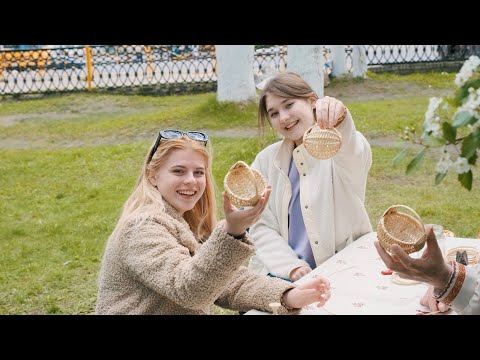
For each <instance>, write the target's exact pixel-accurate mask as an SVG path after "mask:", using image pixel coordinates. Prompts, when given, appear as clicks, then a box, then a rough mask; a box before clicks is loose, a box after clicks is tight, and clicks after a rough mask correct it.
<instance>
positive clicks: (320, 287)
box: [283, 276, 331, 309]
mask: <svg viewBox="0 0 480 360" xmlns="http://www.w3.org/2000/svg"><path fill="white" fill-rule="evenodd" d="M330 295H331V293H330V282H329V281H328V280H327V279H326V278H324V277H323V276H319V277H317V278H313V279H309V280H307V281H305V282H303V283H301V284H300V285H297V287H294V288H293V289H290V290H287V291H286V292H285V293H284V294H283V303H284V304H285V305H287V306H288V307H290V308H294V309H301V308H303V307H304V306H307V305H310V304H311V303H314V302H318V304H317V307H321V306H323V305H325V303H326V302H327V301H328V299H330Z"/></svg>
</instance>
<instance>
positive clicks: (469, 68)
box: [455, 55, 480, 87]
mask: <svg viewBox="0 0 480 360" xmlns="http://www.w3.org/2000/svg"><path fill="white" fill-rule="evenodd" d="M479 65H480V58H479V57H478V56H474V55H472V56H470V57H469V58H468V60H467V61H465V62H464V63H463V66H462V68H461V69H460V71H459V72H458V74H457V75H456V77H455V85H457V86H458V87H461V86H463V85H464V84H465V83H466V82H467V81H468V79H470V77H471V76H472V74H473V72H474V71H475V70H476V69H477V67H478V66H479Z"/></svg>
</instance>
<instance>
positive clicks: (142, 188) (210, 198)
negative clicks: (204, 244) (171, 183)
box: [112, 135, 217, 241]
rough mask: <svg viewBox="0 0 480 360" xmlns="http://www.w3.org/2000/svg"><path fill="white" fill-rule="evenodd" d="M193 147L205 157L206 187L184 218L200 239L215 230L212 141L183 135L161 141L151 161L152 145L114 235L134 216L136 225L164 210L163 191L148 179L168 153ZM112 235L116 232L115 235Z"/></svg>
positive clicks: (215, 212)
mask: <svg viewBox="0 0 480 360" xmlns="http://www.w3.org/2000/svg"><path fill="white" fill-rule="evenodd" d="M188 148H190V149H192V150H194V151H196V152H198V153H199V154H200V155H202V156H203V158H204V159H205V163H206V169H205V177H206V186H205V191H204V192H203V194H202V197H201V198H200V200H198V202H197V203H196V204H195V206H194V207H193V209H192V210H189V211H186V212H185V213H184V214H183V218H184V219H185V221H186V222H187V223H188V225H190V229H191V230H192V232H193V233H194V235H195V237H196V238H197V239H199V240H200V241H204V240H206V239H207V238H208V237H209V236H210V234H211V233H212V231H213V228H214V227H215V224H216V220H217V205H216V202H215V185H214V181H213V175H212V156H211V153H212V150H211V147H210V144H207V146H205V145H204V143H202V142H199V141H195V140H192V139H190V138H189V137H187V136H185V135H184V136H183V137H181V138H178V139H169V140H164V139H162V141H160V144H159V146H158V148H157V150H156V151H155V154H154V155H153V157H152V159H151V160H150V162H149V161H148V159H149V157H150V154H151V152H152V151H153V145H152V147H151V148H150V151H149V152H148V154H147V156H146V158H145V163H144V165H143V167H142V170H141V172H140V176H139V177H138V180H137V184H136V185H135V189H134V191H133V193H132V195H130V197H129V198H128V200H127V201H126V202H125V204H124V206H123V211H122V215H121V216H120V220H119V221H118V224H117V226H116V227H115V230H114V232H113V233H114V234H115V233H116V232H117V231H119V230H120V229H121V228H122V227H123V225H124V223H125V222H126V221H127V220H128V219H130V218H132V216H135V217H136V218H137V221H138V223H137V225H140V224H141V223H142V222H143V221H145V220H146V219H148V218H149V217H150V216H151V214H152V212H158V211H165V206H164V200H163V198H162V195H161V194H160V192H159V191H158V190H157V189H156V188H155V187H154V186H153V185H152V183H151V182H150V180H149V177H150V178H151V177H152V175H153V174H154V173H156V172H157V171H158V169H159V168H160V167H161V166H162V165H163V164H164V163H165V161H166V159H167V156H168V155H169V154H170V153H172V152H173V151H175V150H183V149H188ZM112 235H113V234H112Z"/></svg>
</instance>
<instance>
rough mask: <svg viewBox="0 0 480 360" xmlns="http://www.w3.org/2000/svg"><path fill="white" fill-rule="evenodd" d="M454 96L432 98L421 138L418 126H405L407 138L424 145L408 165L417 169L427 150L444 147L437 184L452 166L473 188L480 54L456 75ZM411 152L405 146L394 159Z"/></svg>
mask: <svg viewBox="0 0 480 360" xmlns="http://www.w3.org/2000/svg"><path fill="white" fill-rule="evenodd" d="M455 85H456V86H457V91H456V97H455V98H454V99H443V98H436V97H432V98H430V103H429V105H428V109H427V111H426V112H425V121H424V123H423V133H422V135H421V136H420V138H419V139H417V137H416V136H415V129H412V128H409V127H407V128H405V131H404V134H403V137H402V138H403V139H404V140H408V141H411V142H413V143H417V144H420V145H422V146H423V147H424V148H423V149H422V150H421V151H420V152H419V153H417V154H416V155H415V156H414V157H413V159H412V160H411V161H410V162H409V164H408V165H407V169H406V173H407V174H411V173H413V172H414V171H415V170H416V169H418V167H419V166H420V165H421V164H422V162H423V159H424V156H425V153H426V151H427V150H429V149H431V148H435V147H442V151H441V155H440V158H439V161H438V163H437V165H436V168H435V171H436V176H435V184H437V185H438V184H440V183H441V182H442V180H443V179H444V178H445V176H446V175H447V173H448V171H449V170H453V171H455V172H456V173H457V174H458V181H460V183H461V184H462V186H463V187H465V188H466V189H468V190H471V189H472V182H473V174H472V166H475V163H476V161H477V159H478V157H480V58H479V57H478V56H470V58H469V59H468V60H466V61H465V63H464V64H463V66H462V68H461V69H460V72H459V73H458V74H457V75H456V77H455ZM406 154H407V149H403V150H402V151H401V152H400V153H399V154H398V155H397V156H396V157H395V158H394V159H393V162H394V164H398V163H399V162H400V161H401V160H403V158H404V157H405V156H406Z"/></svg>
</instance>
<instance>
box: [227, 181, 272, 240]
mask: <svg viewBox="0 0 480 360" xmlns="http://www.w3.org/2000/svg"><path fill="white" fill-rule="evenodd" d="M271 192H272V187H271V186H270V185H269V186H268V187H267V189H266V190H265V192H264V194H263V196H261V197H260V200H258V202H257V203H256V204H255V206H253V207H251V208H250V209H247V210H239V209H238V208H237V207H235V206H234V205H233V204H232V203H231V202H230V199H229V198H228V196H227V194H226V193H225V192H223V194H222V195H223V211H224V213H225V220H226V224H225V230H226V231H227V233H229V234H230V235H234V236H237V235H241V234H243V233H244V232H245V231H246V230H247V229H248V228H249V227H250V226H252V225H253V224H255V222H257V220H258V219H259V218H260V215H261V214H262V212H263V210H264V209H265V206H267V203H268V198H269V197H270V193H271Z"/></svg>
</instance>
